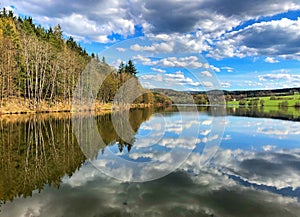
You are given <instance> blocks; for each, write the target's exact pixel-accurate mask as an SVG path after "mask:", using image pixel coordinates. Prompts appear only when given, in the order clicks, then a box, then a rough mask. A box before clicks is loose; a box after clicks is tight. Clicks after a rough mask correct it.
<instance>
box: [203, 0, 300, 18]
mask: <svg viewBox="0 0 300 217" xmlns="http://www.w3.org/2000/svg"><path fill="white" fill-rule="evenodd" d="M296 5H298V7H299V1H298V0H264V1H261V0H250V1H249V0H246V1H241V0H213V1H204V2H203V4H201V6H202V8H207V10H209V11H211V12H217V13H218V14H222V15H224V16H226V17H231V16H240V17H257V16H267V15H273V14H276V13H281V12H285V11H287V8H288V10H293V9H297V6H296Z"/></svg>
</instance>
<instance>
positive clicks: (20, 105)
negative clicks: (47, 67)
mask: <svg viewBox="0 0 300 217" xmlns="http://www.w3.org/2000/svg"><path fill="white" fill-rule="evenodd" d="M153 106H158V107H160V106H161V105H156V104H143V103H142V104H131V105H126V106H119V105H113V104H112V103H101V102H97V101H95V103H93V104H92V105H88V104H84V103H81V104H79V103H74V104H70V103H63V102H55V103H53V105H49V103H47V102H40V103H39V104H38V105H37V106H36V107H35V108H31V107H32V104H30V102H29V101H28V100H24V99H22V100H20V99H10V100H5V101H4V105H3V106H2V107H0V116H2V115H12V114H45V113H76V112H92V111H93V112H97V113H108V112H111V111H112V110H126V109H132V108H148V107H153Z"/></svg>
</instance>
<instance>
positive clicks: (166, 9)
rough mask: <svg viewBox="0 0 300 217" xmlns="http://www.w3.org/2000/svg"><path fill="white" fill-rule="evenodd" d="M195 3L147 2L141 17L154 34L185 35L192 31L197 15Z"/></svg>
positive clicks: (197, 18) (157, 0)
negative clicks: (174, 33)
mask: <svg viewBox="0 0 300 217" xmlns="http://www.w3.org/2000/svg"><path fill="white" fill-rule="evenodd" d="M195 6H196V8H197V6H198V5H197V3H196V4H195V3H193V2H192V3H187V2H181V1H179V2H178V1H159V0H154V1H147V2H146V4H145V9H146V10H145V13H143V15H142V17H143V18H144V19H145V21H146V22H148V23H150V24H151V25H152V27H153V32H154V33H161V32H163V33H173V32H179V33H187V32H190V31H192V30H193V28H194V26H195V25H196V23H197V21H198V20H199V18H200V17H199V15H198V14H197V10H196V8H195Z"/></svg>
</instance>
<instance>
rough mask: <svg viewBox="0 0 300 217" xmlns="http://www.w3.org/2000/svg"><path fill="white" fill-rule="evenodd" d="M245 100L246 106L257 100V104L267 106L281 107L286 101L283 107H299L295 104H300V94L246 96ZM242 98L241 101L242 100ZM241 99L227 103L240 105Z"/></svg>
mask: <svg viewBox="0 0 300 217" xmlns="http://www.w3.org/2000/svg"><path fill="white" fill-rule="evenodd" d="M242 100H243V101H244V102H245V105H244V106H251V107H253V105H251V101H252V102H254V101H257V106H265V107H279V106H280V104H282V103H284V102H285V105H283V106H282V107H297V106H295V105H296V104H297V103H299V105H300V94H299V93H297V94H294V95H289V96H266V97H253V98H244V99H242ZM242 100H240V101H242ZM240 101H229V102H227V105H231V106H239V105H240Z"/></svg>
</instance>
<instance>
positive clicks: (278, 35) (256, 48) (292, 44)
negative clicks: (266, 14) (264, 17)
mask: <svg viewBox="0 0 300 217" xmlns="http://www.w3.org/2000/svg"><path fill="white" fill-rule="evenodd" d="M299 29H300V19H298V20H289V19H286V18H283V19H281V20H273V21H270V22H262V23H255V24H253V25H251V26H248V27H246V28H245V29H241V30H239V31H236V32H231V33H228V34H226V35H225V36H224V37H223V38H222V39H220V40H219V41H218V42H217V43H216V45H217V46H216V49H215V50H212V51H211V54H212V56H215V57H221V58H222V57H228V56H229V57H232V56H239V55H241V56H239V57H243V56H247V55H248V56H250V55H263V56H281V57H283V58H293V59H299V58H300V56H299V51H300V32H299ZM228 47H230V48H232V50H230V52H228ZM247 52H248V53H247Z"/></svg>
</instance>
